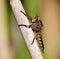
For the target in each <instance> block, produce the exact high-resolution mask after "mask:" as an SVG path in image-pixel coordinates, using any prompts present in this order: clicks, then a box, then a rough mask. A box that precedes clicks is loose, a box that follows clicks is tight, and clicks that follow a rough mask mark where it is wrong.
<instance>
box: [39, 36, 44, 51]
mask: <svg viewBox="0 0 60 59" xmlns="http://www.w3.org/2000/svg"><path fill="white" fill-rule="evenodd" d="M38 44H39V47H40V48H41V50H42V52H44V44H43V40H42V37H39V38H38Z"/></svg>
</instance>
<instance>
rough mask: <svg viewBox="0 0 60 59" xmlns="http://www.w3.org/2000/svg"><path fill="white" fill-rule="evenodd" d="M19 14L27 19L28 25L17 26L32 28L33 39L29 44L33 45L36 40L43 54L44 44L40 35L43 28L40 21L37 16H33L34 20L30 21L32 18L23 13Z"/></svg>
mask: <svg viewBox="0 0 60 59" xmlns="http://www.w3.org/2000/svg"><path fill="white" fill-rule="evenodd" d="M21 13H23V14H24V15H25V16H26V17H27V18H28V19H29V22H30V25H25V24H20V25H18V26H24V27H26V28H32V30H33V32H34V33H35V37H34V38H33V41H32V43H31V44H33V43H34V40H35V39H37V41H38V43H39V44H40V47H41V50H42V51H43V52H44V44H43V40H42V35H41V30H42V27H43V24H42V21H41V20H40V19H39V18H38V16H35V18H34V20H32V18H31V17H30V16H29V15H27V14H25V13H24V12H23V11H21Z"/></svg>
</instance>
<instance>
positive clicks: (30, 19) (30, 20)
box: [20, 11, 32, 23]
mask: <svg viewBox="0 0 60 59" xmlns="http://www.w3.org/2000/svg"><path fill="white" fill-rule="evenodd" d="M20 12H21V13H23V14H24V15H25V16H27V18H28V19H29V22H30V23H31V22H32V18H31V17H30V16H29V15H27V14H26V13H24V12H23V11H20Z"/></svg>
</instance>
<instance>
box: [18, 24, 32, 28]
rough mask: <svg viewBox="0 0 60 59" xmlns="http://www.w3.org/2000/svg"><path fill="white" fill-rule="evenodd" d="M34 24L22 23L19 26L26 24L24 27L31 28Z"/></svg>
mask: <svg viewBox="0 0 60 59" xmlns="http://www.w3.org/2000/svg"><path fill="white" fill-rule="evenodd" d="M32 25H33V24H30V25H24V24H20V25H18V26H24V27H26V28H31V26H32Z"/></svg>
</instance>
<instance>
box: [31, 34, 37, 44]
mask: <svg viewBox="0 0 60 59" xmlns="http://www.w3.org/2000/svg"><path fill="white" fill-rule="evenodd" d="M37 38H38V33H37V34H36V35H35V37H34V38H33V41H32V43H31V45H32V44H33V43H34V40H35V39H37Z"/></svg>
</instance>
